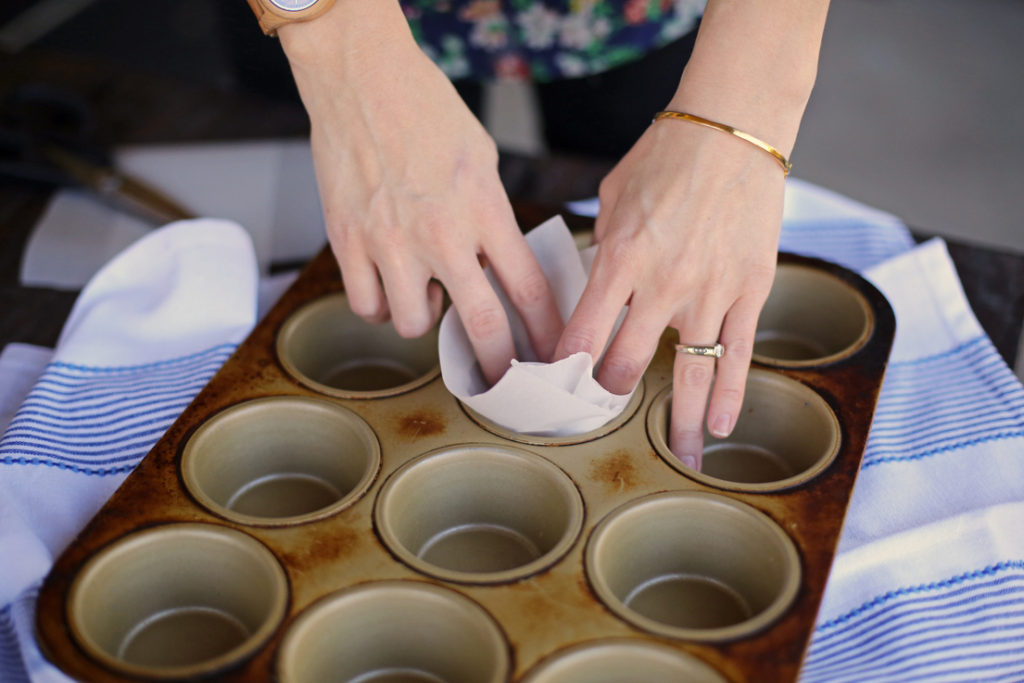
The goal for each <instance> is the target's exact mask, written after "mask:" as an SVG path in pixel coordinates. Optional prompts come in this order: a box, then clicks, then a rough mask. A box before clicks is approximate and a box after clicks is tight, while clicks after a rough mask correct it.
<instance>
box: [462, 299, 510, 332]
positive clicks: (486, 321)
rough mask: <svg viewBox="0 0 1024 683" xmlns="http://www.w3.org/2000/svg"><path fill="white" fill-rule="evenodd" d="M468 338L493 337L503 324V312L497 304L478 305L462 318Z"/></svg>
mask: <svg viewBox="0 0 1024 683" xmlns="http://www.w3.org/2000/svg"><path fill="white" fill-rule="evenodd" d="M462 323H463V326H464V327H465V328H466V334H467V335H469V338H470V339H493V338H494V337H496V336H497V335H498V334H499V333H500V332H501V330H502V329H503V328H504V325H505V312H504V311H503V310H502V309H501V308H500V307H498V306H480V307H478V308H474V309H472V310H470V311H469V312H468V313H467V314H466V316H465V317H464V318H463V321H462Z"/></svg>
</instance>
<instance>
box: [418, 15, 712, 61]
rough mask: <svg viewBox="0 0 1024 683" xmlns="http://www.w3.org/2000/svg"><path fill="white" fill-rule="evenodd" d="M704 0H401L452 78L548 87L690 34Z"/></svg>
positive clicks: (424, 44) (428, 49) (427, 47)
mask: <svg viewBox="0 0 1024 683" xmlns="http://www.w3.org/2000/svg"><path fill="white" fill-rule="evenodd" d="M705 3H706V0H402V7H403V9H404V10H405V16H406V18H407V19H408V21H409V26H410V28H411V29H412V32H413V35H414V36H415V37H416V40H417V42H418V43H419V44H420V47H422V48H423V51H424V52H426V53H427V55H429V56H430V58H431V59H433V60H434V62H436V63H437V65H438V66H439V67H440V68H441V70H442V71H444V73H445V74H446V75H447V76H448V77H449V78H451V79H460V78H474V79H478V80H534V81H552V80H558V79H562V78H578V77H581V76H588V75H591V74H595V73H600V72H601V71H606V70H608V69H611V68H613V67H616V66H620V65H622V64H625V63H627V62H630V61H633V60H635V59H638V58H640V57H642V56H644V55H645V54H647V53H648V52H650V51H651V50H655V49H657V48H659V47H662V46H663V45H666V44H668V43H670V42H672V41H673V40H676V39H677V38H680V37H682V36H684V35H685V34H687V33H688V32H690V31H691V30H692V29H693V28H694V26H695V25H696V22H697V20H698V18H699V17H700V16H701V14H702V13H703V11H704V5H705Z"/></svg>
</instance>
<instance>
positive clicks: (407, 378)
mask: <svg viewBox="0 0 1024 683" xmlns="http://www.w3.org/2000/svg"><path fill="white" fill-rule="evenodd" d="M277 355H278V358H279V359H280V361H281V365H283V366H284V368H285V370H286V371H287V372H288V373H289V374H290V375H292V376H293V377H295V378H296V379H298V380H299V381H300V382H302V383H303V384H305V385H306V386H308V387H310V388H312V389H314V390H316V391H319V392H321V393H324V394H328V395H330V396H340V397H343V398H377V397H382V396H394V395H396V394H401V393H403V392H406V391H410V390H412V389H415V388H416V387H419V386H421V385H423V384H425V383H427V382H429V381H430V380H432V379H434V378H435V377H437V375H438V374H439V373H440V371H441V370H440V366H439V365H438V360H437V328H436V327H435V328H434V329H433V330H431V331H430V332H428V333H427V334H425V335H423V336H422V337H418V338H416V339H405V338H403V337H401V336H399V334H398V332H396V331H395V328H394V326H393V325H391V323H383V324H379V325H374V324H371V323H368V322H366V321H365V320H363V319H362V318H360V317H359V316H357V315H356V314H355V313H353V312H352V310H351V309H350V308H349V306H348V297H346V296H345V295H344V294H332V295H329V296H326V297H323V298H321V299H317V300H316V301H313V302H312V303H309V304H306V305H305V306H303V307H302V308H300V309H299V310H298V311H297V312H296V313H294V314H293V315H292V316H291V317H290V318H289V319H288V320H287V321H286V322H285V323H284V325H282V326H281V330H280V332H279V333H278V335H277Z"/></svg>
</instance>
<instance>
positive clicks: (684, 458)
mask: <svg viewBox="0 0 1024 683" xmlns="http://www.w3.org/2000/svg"><path fill="white" fill-rule="evenodd" d="M679 462H681V463H683V464H684V465H686V466H687V467H689V468H690V469H691V470H695V469H697V458H695V457H693V456H692V455H680V456H679Z"/></svg>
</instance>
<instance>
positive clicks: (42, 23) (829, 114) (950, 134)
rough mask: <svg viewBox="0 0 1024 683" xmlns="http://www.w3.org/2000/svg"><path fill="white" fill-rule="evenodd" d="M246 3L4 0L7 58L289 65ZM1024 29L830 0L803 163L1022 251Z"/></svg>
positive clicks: (209, 80)
mask: <svg viewBox="0 0 1024 683" xmlns="http://www.w3.org/2000/svg"><path fill="white" fill-rule="evenodd" d="M232 3H234V4H236V5H237V6H238V7H237V8H235V9H237V10H241V11H225V6H230V5H231V4H232ZM246 12H248V8H247V7H246V5H245V3H244V2H243V1H242V0H218V2H215V3H211V2H208V1H206V0H146V2H138V1H137V0H35V1H32V0H6V1H5V2H4V3H3V7H2V8H0V48H2V49H4V50H5V51H4V52H0V63H2V60H5V59H9V58H10V55H12V54H14V55H17V54H18V51H21V52H22V53H24V51H26V50H29V51H31V50H33V49H35V50H40V49H42V50H44V51H48V52H54V53H58V54H63V55H67V56H70V57H74V58H80V59H86V60H97V61H100V62H108V63H109V64H110V65H111V68H123V67H128V68H131V69H132V70H134V71H136V72H139V73H151V74H152V75H153V76H155V77H160V78H166V79H171V80H183V81H189V82H193V83H196V84H198V85H202V86H208V87H210V88H213V89H230V88H233V87H236V86H237V84H238V80H239V73H242V74H243V79H245V78H248V79H249V80H250V81H253V80H258V79H259V78H261V76H264V75H266V74H270V73H271V72H273V73H274V75H275V76H276V77H278V80H280V78H279V77H280V75H281V72H282V69H285V68H286V67H284V66H282V64H283V62H280V61H276V62H275V61H274V60H273V59H272V57H268V56H267V55H268V54H270V55H272V53H273V52H274V51H279V49H278V47H277V45H276V41H274V40H273V39H270V38H263V37H262V36H258V35H255V34H257V33H258V31H257V29H256V26H255V23H254V20H253V19H252V17H251V16H247V15H246V14H245V13H246ZM225 25H227V29H226V30H225ZM247 33H249V34H250V35H251V36H252V39H248V38H245V37H244V36H245V34H247ZM225 35H228V36H229V40H228V42H227V43H226V42H225V40H224V36H225ZM240 35H241V36H243V38H242V39H236V38H237V37H238V36H240ZM230 36H235V38H230ZM1022 36H1024V3H1022V2H1020V1H1019V0H972V1H971V2H965V1H964V0H836V1H834V2H832V4H831V9H830V14H829V20H828V25H827V28H826V34H825V40H824V45H823V48H822V56H821V66H820V70H819V76H818V83H817V87H816V90H815V93H814V95H813V97H812V100H811V103H810V106H809V108H808V110H807V113H806V116H805V118H804V123H803V126H802V129H801V134H800V138H799V140H798V142H797V147H796V149H795V151H794V153H793V160H794V164H795V170H794V175H795V176H797V177H800V178H804V179H806V180H810V181H812V182H815V183H818V184H820V185H823V186H826V187H829V188H831V189H834V190H837V191H839V192H841V193H843V194H846V195H848V196H850V197H853V198H854V199H858V200H861V201H863V202H866V203H868V204H871V205H873V206H876V207H879V208H882V209H886V210H888V211H891V212H893V213H895V214H897V215H899V216H900V217H901V218H903V219H904V220H905V221H906V222H907V223H908V224H910V225H911V226H913V227H915V228H918V229H920V230H922V231H926V232H928V233H932V234H939V235H947V236H952V237H955V238H957V239H960V240H963V241H966V242H970V243H977V244H982V245H987V246H992V247H996V248H1000V249H1005V250H1010V251H1013V252H1018V253H1020V252H1024V200H1022V195H1024V39H1022ZM257 39H258V40H257ZM261 43H262V44H261ZM256 53H259V55H257V54H256ZM238 55H241V60H239V58H238ZM239 64H241V67H240V68H238V67H239ZM0 70H2V69H0ZM265 80H269V78H267V79H265ZM270 94H271V95H272V96H281V95H282V93H280V92H271V93H270ZM284 95H287V93H284ZM486 102H487V103H488V104H489V105H490V106H489V107H488V110H487V113H486V115H485V118H486V120H487V123H488V125H489V127H490V128H491V130H492V132H493V133H494V135H495V137H496V138H497V140H498V141H499V144H500V145H501V146H502V147H503V148H504V149H507V150H510V151H513V152H524V153H529V154H537V153H542V152H543V148H542V143H541V142H540V139H539V136H538V134H537V122H536V118H535V113H534V110H533V102H532V98H531V95H530V92H529V89H528V88H527V87H526V86H523V85H520V84H499V85H496V86H493V87H492V88H491V89H490V91H489V92H488V94H487V100H486Z"/></svg>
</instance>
